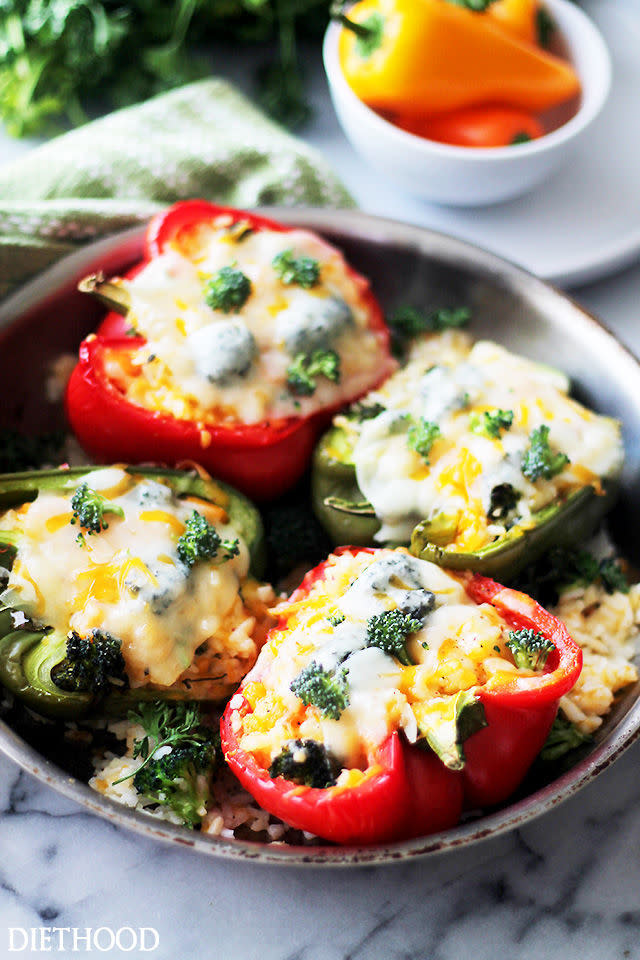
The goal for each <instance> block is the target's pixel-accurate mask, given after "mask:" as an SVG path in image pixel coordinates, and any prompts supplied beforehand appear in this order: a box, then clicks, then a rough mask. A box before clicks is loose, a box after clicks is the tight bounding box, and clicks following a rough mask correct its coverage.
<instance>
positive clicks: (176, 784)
mask: <svg viewBox="0 0 640 960" xmlns="http://www.w3.org/2000/svg"><path fill="white" fill-rule="evenodd" d="M128 716H129V721H130V722H131V723H138V724H140V726H141V727H142V728H143V730H144V736H143V737H140V738H139V739H137V740H134V744H133V758H134V760H136V759H138V758H141V759H142V763H141V764H140V766H139V767H138V769H137V770H136V771H135V773H132V774H129V775H128V776H126V777H121V778H120V779H119V780H115V781H114V783H122V782H123V781H125V780H129V779H131V778H133V785H134V787H135V788H136V790H137V792H138V793H139V794H141V795H142V796H145V797H148V798H149V799H151V800H155V801H156V802H157V803H160V804H162V805H164V806H168V807H170V808H171V809H172V810H173V811H174V812H175V813H176V814H177V815H178V816H179V818H180V820H181V821H182V823H184V824H185V826H188V827H197V826H198V825H199V823H200V821H201V820H202V817H203V815H204V812H205V809H206V804H207V802H208V800H209V797H210V787H209V782H210V779H211V776H212V774H213V772H214V770H215V769H216V768H217V767H218V766H219V765H220V764H221V763H222V750H221V748H220V739H219V734H216V733H214V731H213V730H211V729H209V728H208V727H205V726H204V725H203V724H202V721H201V716H200V708H199V706H198V704H197V703H182V702H176V703H167V702H165V701H162V700H156V701H151V702H148V703H144V702H143V703H140V704H138V708H137V710H131V711H129V715H128Z"/></svg>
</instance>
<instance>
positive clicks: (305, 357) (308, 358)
mask: <svg viewBox="0 0 640 960" xmlns="http://www.w3.org/2000/svg"><path fill="white" fill-rule="evenodd" d="M317 377H326V379H327V380H331V381H332V382H333V383H339V382H340V357H339V356H338V354H337V353H336V352H335V350H314V351H313V353H297V354H296V355H295V357H294V360H293V363H292V364H291V365H290V366H289V367H288V369H287V386H288V387H289V390H290V391H291V393H295V394H297V396H300V397H310V396H311V394H312V393H314V392H315V389H316V387H317V383H316V378H317Z"/></svg>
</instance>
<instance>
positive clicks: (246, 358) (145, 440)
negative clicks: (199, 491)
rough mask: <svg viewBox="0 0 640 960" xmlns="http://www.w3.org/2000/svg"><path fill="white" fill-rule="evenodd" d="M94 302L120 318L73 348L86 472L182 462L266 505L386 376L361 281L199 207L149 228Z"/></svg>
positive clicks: (377, 326)
mask: <svg viewBox="0 0 640 960" xmlns="http://www.w3.org/2000/svg"><path fill="white" fill-rule="evenodd" d="M94 292H96V293H98V294H99V295H101V296H102V297H103V298H104V299H109V296H110V292H111V293H113V292H115V294H116V296H115V298H114V299H115V300H116V301H118V302H119V306H118V310H119V311H120V312H121V313H124V314H125V315H121V313H113V312H112V313H110V314H108V315H107V317H106V318H105V319H104V321H103V323H102V325H101V327H100V328H99V329H98V332H97V334H96V335H91V336H89V337H88V338H87V339H86V340H85V341H84V342H83V343H82V344H81V347H80V358H79V363H78V365H77V366H76V368H75V370H74V372H73V373H72V376H71V379H70V381H69V385H68V388H67V395H66V408H67V414H68V417H69V421H70V423H71V426H72V428H73V430H74V432H75V433H76V435H77V437H78V439H79V441H80V443H81V444H82V446H83V447H84V449H85V450H86V451H87V452H88V453H90V454H91V455H92V456H94V457H95V458H96V459H98V460H100V461H110V462H111V461H114V460H125V461H127V462H131V463H138V462H142V461H153V462H161V463H166V464H176V463H180V462H181V461H185V460H190V461H195V462H197V463H201V464H202V465H203V466H204V467H205V468H206V469H207V470H208V471H210V472H211V473H213V474H215V475H216V476H219V477H221V478H222V479H224V480H227V481H228V482H230V483H232V484H234V485H235V486H236V487H238V488H239V489H241V490H242V491H243V492H245V493H247V494H248V495H250V496H252V497H255V498H257V499H262V500H264V499H269V498H272V497H275V496H277V495H279V494H280V493H282V492H283V491H284V490H286V489H287V488H288V487H290V486H292V485H293V483H295V481H296V480H297V479H298V478H299V477H300V475H301V474H302V473H303V471H304V469H305V467H306V466H307V464H308V461H309V458H310V455H311V451H312V448H313V444H314V442H315V439H316V437H317V436H318V434H319V432H320V431H321V430H322V429H323V428H324V427H325V426H326V425H327V423H328V422H329V420H330V417H331V415H332V414H333V413H334V412H335V411H336V410H337V409H339V408H340V407H341V406H343V405H345V404H347V403H349V402H351V401H353V400H355V399H357V398H358V397H359V396H362V395H363V394H364V393H366V392H367V390H369V389H371V388H372V387H374V386H376V385H377V384H379V383H380V382H381V381H382V380H383V379H385V377H386V376H387V375H388V374H389V373H390V372H391V371H392V370H393V368H394V361H393V360H392V358H391V356H390V351H389V334H388V331H387V328H386V326H385V324H384V320H383V317H382V311H381V309H380V306H379V304H378V303H377V301H376V299H375V297H374V296H373V294H372V292H371V289H370V287H369V283H368V281H367V280H366V279H365V278H364V277H362V276H361V275H360V274H358V273H356V272H355V271H354V270H353V269H351V267H349V266H348V265H347V264H346V262H345V260H344V258H343V257H342V255H341V254H340V253H339V252H338V251H337V250H336V249H335V248H334V247H331V246H330V245H329V244H327V243H326V242H325V241H323V240H321V239H320V238H319V237H318V236H316V235H315V234H313V233H310V232H309V231H306V230H299V229H294V228H289V227H285V226H283V225H281V224H277V223H274V222H272V221H270V220H267V219H266V218H264V217H260V216H257V215H255V214H251V213H246V212H244V211H238V210H232V209H230V208H225V207H219V206H215V205H213V204H210V203H208V202H206V201H203V200H193V201H189V202H185V203H178V204H176V205H175V206H173V207H172V208H170V209H169V210H168V211H166V212H165V213H163V214H160V215H159V216H157V217H156V218H155V219H154V220H152V222H151V224H150V225H149V228H148V231H147V235H146V241H145V259H144V261H143V262H142V263H141V264H138V265H137V266H136V267H134V268H133V270H131V271H130V272H129V273H128V274H127V276H126V277H125V278H116V280H115V281H113V282H111V283H106V284H104V283H102V284H99V283H98V284H96V285H95V286H94Z"/></svg>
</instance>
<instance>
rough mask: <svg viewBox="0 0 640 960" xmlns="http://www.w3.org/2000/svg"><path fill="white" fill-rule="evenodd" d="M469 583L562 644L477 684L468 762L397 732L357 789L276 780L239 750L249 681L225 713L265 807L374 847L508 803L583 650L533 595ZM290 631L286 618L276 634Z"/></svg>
mask: <svg viewBox="0 0 640 960" xmlns="http://www.w3.org/2000/svg"><path fill="white" fill-rule="evenodd" d="M363 549H364V551H365V552H368V553H376V550H375V549H372V548H357V547H341V548H339V549H338V550H337V551H336V554H338V555H340V554H343V553H345V552H349V553H351V554H352V555H354V556H355V555H356V554H357V553H360V552H362V550H363ZM326 567H327V562H326V561H325V562H324V563H322V564H320V565H319V566H318V567H316V568H315V569H314V570H312V571H310V572H309V573H308V574H307V575H306V576H305V578H304V580H303V582H302V584H301V585H300V587H298V589H297V590H296V591H295V592H294V594H293V595H292V597H291V601H292V602H298V601H300V600H304V598H305V597H306V596H307V595H308V594H309V592H310V591H311V589H312V587H313V585H314V584H315V583H316V582H317V581H318V580H321V579H323V578H324V575H325V570H326ZM465 588H466V590H467V593H468V594H469V596H470V597H471V599H472V600H474V601H475V602H476V603H479V604H480V603H490V604H491V605H492V606H494V607H495V608H496V610H498V612H499V613H500V614H501V615H502V616H503V617H504V619H505V620H506V621H507V623H508V624H509V625H510V626H512V627H513V628H514V629H516V630H517V629H521V628H530V629H533V630H535V631H536V632H539V633H542V634H543V636H544V637H545V639H548V640H551V641H552V643H553V644H554V647H555V649H554V650H552V651H551V653H550V654H549V657H548V659H547V662H546V664H545V666H544V669H543V670H542V672H540V673H536V674H535V675H522V674H521V675H519V674H517V673H514V674H511V675H509V678H506V677H505V678H502V677H501V678H500V679H497V678H494V679H495V682H494V683H491V682H490V683H488V684H486V685H484V686H480V687H478V688H476V693H477V698H478V699H479V700H480V701H481V703H482V705H483V707H484V711H485V719H486V721H487V726H486V727H484V728H483V729H481V730H479V731H478V732H476V733H474V734H472V735H471V736H470V737H469V738H468V739H467V740H466V741H465V743H464V753H465V763H464V767H463V768H462V769H461V770H453V769H449V768H448V767H446V766H445V765H444V763H442V761H441V760H440V759H439V758H438V757H437V756H436V754H435V753H433V752H432V751H431V750H430V749H428V748H426V747H425V746H419V745H413V744H410V743H409V742H408V741H407V740H406V739H405V738H404V735H403V734H402V733H400V732H398V731H394V732H392V733H391V735H390V736H389V737H388V739H387V740H385V741H384V743H382V744H380V745H379V746H378V747H377V749H376V751H375V752H374V753H372V754H371V755H370V756H369V757H368V758H367V759H368V768H367V769H366V771H365V777H364V779H363V780H361V781H360V782H359V783H358V784H356V785H355V786H353V787H348V786H345V787H340V786H335V787H328V788H324V789H320V788H316V787H306V786H300V785H299V784H297V783H294V782H292V781H289V780H286V779H284V778H283V777H280V776H278V777H274V778H272V777H270V776H269V772H268V770H267V769H266V768H265V767H263V766H261V764H260V763H259V761H258V760H257V758H256V757H255V756H254V754H252V753H250V752H247V751H246V750H244V749H243V748H242V747H241V746H240V740H241V738H242V728H243V719H244V717H246V716H247V715H248V714H249V713H251V709H252V708H251V705H250V703H249V702H248V700H247V699H246V698H245V697H244V695H243V689H244V684H243V686H242V687H241V688H240V690H239V692H238V693H237V694H236V695H235V696H234V697H233V698H232V700H231V701H230V703H229V704H228V706H227V709H226V710H225V714H224V716H223V719H222V723H221V734H222V746H223V750H224V753H225V757H226V759H227V762H228V764H229V766H230V767H231V769H232V770H233V772H234V774H235V775H236V776H237V777H238V779H239V780H240V782H241V783H242V784H243V785H244V786H245V788H246V789H247V790H248V791H249V792H250V793H251V794H252V795H253V796H254V797H255V799H256V800H257V801H258V803H259V804H260V805H261V806H262V807H263V808H264V809H266V810H268V811H269V812H270V813H273V814H274V815H275V816H278V817H280V818H281V819H282V820H284V821H285V822H286V823H288V824H290V825H291V826H294V827H297V828H299V829H302V830H307V831H310V832H311V833H315V834H317V835H318V836H320V837H322V838H324V839H326V840H329V841H332V842H335V843H349V844H368V843H382V842H393V841H398V840H403V839H408V838H410V837H417V836H423V835H425V834H429V833H433V832H436V831H438V830H444V829H448V828H449V827H452V826H454V825H455V824H456V823H457V822H458V821H459V819H460V815H461V812H462V809H463V808H464V807H466V808H467V809H469V808H475V807H485V806H491V805H495V804H498V803H502V802H503V801H505V800H507V798H508V797H509V796H510V795H511V794H512V793H513V791H514V790H515V789H516V787H517V786H518V784H519V783H520V782H521V781H522V779H523V777H524V775H525V774H526V772H527V770H528V769H529V767H530V766H531V764H532V762H533V760H534V759H535V757H536V756H537V754H538V753H539V751H540V749H541V747H542V745H543V743H544V741H545V739H546V737H547V735H548V733H549V730H550V727H551V725H552V723H553V720H554V717H555V714H556V711H557V707H558V701H559V700H560V697H561V696H563V695H564V694H565V693H567V692H568V691H569V690H570V689H571V687H572V686H573V685H574V683H575V682H576V680H577V678H578V676H579V674H580V670H581V667H582V652H581V650H580V648H579V647H578V646H577V645H576V644H575V643H574V641H573V640H572V639H571V638H570V636H569V634H568V633H567V630H566V628H565V627H564V625H563V624H562V623H561V622H560V621H559V620H557V618H556V617H554V616H552V615H551V614H550V613H548V612H547V611H546V610H544V609H543V608H542V607H541V606H540V605H539V604H538V603H536V602H535V601H534V600H532V599H531V597H528V596H526V595H525V594H522V593H519V592H518V591H516V590H511V589H508V588H505V587H502V586H501V585H500V584H498V583H495V581H493V580H490V579H488V578H487V577H482V576H479V575H476V576H474V577H471V576H469V577H468V578H466V580H465ZM287 629H288V626H287V620H286V618H283V619H282V620H281V621H280V623H279V624H278V625H277V626H276V627H275V628H274V630H273V631H272V633H271V635H270V637H271V638H273V636H274V634H276V633H277V632H278V631H286V630H287ZM260 666H261V665H260V660H258V664H257V665H256V667H255V668H254V670H253V671H252V672H251V674H249V676H248V678H247V679H246V680H245V683H246V682H248V681H250V680H251V679H252V678H253V677H258V678H259V676H260V675H261V670H260ZM256 671H257V672H256Z"/></svg>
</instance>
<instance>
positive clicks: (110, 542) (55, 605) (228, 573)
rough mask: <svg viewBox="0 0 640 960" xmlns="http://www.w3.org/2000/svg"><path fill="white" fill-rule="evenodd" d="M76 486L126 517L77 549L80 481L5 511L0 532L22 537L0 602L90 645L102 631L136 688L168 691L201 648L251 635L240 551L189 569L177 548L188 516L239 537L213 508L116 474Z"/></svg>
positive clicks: (243, 648)
mask: <svg viewBox="0 0 640 960" xmlns="http://www.w3.org/2000/svg"><path fill="white" fill-rule="evenodd" d="M83 480H84V481H85V482H86V483H87V484H88V485H89V487H90V488H91V489H93V490H97V491H99V492H101V493H102V494H103V496H105V497H106V498H107V499H109V500H111V501H113V503H114V504H116V505H117V506H119V507H121V508H122V510H123V511H124V517H119V516H117V515H115V514H111V513H106V514H105V516H104V519H105V521H106V522H107V523H108V527H107V529H105V530H102V531H101V532H100V533H94V534H92V535H89V534H88V533H86V532H85V533H84V535H83V538H82V540H81V541H80V542H78V539H77V538H78V532H79V527H78V525H77V524H71V522H70V520H71V517H72V508H71V505H70V500H71V497H72V495H73V492H74V490H75V488H76V487H77V486H79V484H80V481H78V480H77V479H74V480H73V481H72V482H71V484H70V487H69V491H68V492H61V493H47V492H44V491H42V492H41V493H40V494H39V495H38V497H37V499H36V500H35V501H34V502H33V503H30V504H28V505H25V506H24V507H22V508H19V509H18V510H10V511H8V512H7V513H6V514H5V516H4V518H3V521H2V522H3V525H5V526H6V527H7V529H14V530H17V531H19V532H20V545H19V549H18V551H17V555H16V558H15V560H14V563H13V568H12V570H11V572H10V576H9V582H8V586H7V589H6V590H5V592H4V594H3V595H2V597H1V598H0V599H2V600H3V601H4V602H6V603H8V604H10V605H12V606H14V607H17V608H18V609H20V610H22V611H24V612H25V613H26V614H27V616H28V617H30V618H32V619H34V620H35V621H36V622H38V623H41V624H44V625H48V626H51V627H53V628H54V629H55V630H57V631H61V632H63V633H67V632H68V631H69V630H75V631H77V632H78V633H79V634H80V635H81V636H87V635H88V634H89V633H90V632H91V631H92V630H94V629H97V628H99V629H100V630H103V631H106V632H107V633H110V634H112V636H114V637H117V638H119V639H120V640H121V642H122V653H123V656H124V659H125V663H126V669H127V674H128V676H129V679H130V681H131V683H132V685H133V686H137V685H142V684H147V683H151V684H157V685H159V686H163V687H166V686H170V685H171V684H172V683H174V681H176V680H177V679H178V677H179V676H180V675H181V674H182V673H183V672H184V671H185V670H186V669H187V668H188V667H189V666H190V664H191V663H192V661H193V658H194V653H195V651H196V650H197V648H198V647H199V646H200V645H201V644H203V643H204V642H205V641H208V640H211V639H212V638H213V642H214V644H215V637H216V634H217V633H220V632H222V633H223V634H224V636H225V638H227V637H228V634H229V633H231V631H232V630H233V629H234V628H235V627H237V626H239V625H241V624H245V626H246V628H248V627H249V626H250V624H251V620H250V618H249V619H248V618H247V614H246V611H245V610H244V607H243V604H242V600H241V598H240V594H239V591H240V587H241V585H242V583H243V581H244V580H245V579H246V577H247V573H248V567H249V556H248V551H247V548H246V546H245V545H244V544H243V543H242V542H240V543H239V548H240V552H239V555H238V556H236V557H233V558H231V559H227V560H224V562H220V561H219V559H218V560H216V559H214V560H212V561H200V562H197V563H196V564H195V565H194V566H193V567H192V568H189V566H187V565H186V564H185V563H183V562H182V561H181V560H180V559H179V557H178V553H177V546H176V545H177V541H178V539H179V537H180V536H181V534H182V533H183V532H184V530H185V525H186V521H187V519H188V518H189V517H190V516H191V514H192V513H193V511H194V509H197V511H198V512H199V513H201V514H203V515H204V516H207V514H209V517H208V519H210V522H212V525H213V526H214V527H215V528H216V530H217V531H218V533H219V534H220V536H221V537H222V538H223V539H226V538H230V539H235V538H236V537H237V534H236V532H235V531H234V530H233V528H232V527H231V526H230V525H229V524H228V523H225V522H220V514H221V513H222V512H221V511H220V510H219V509H218V508H216V507H215V506H214V507H213V508H210V507H209V506H208V505H207V504H206V503H205V502H204V501H200V500H198V501H193V500H192V501H189V500H184V501H182V500H179V499H177V498H176V497H175V496H174V494H173V492H172V490H171V489H170V488H169V487H168V486H166V485H165V484H163V483H161V482H157V481H155V480H152V479H147V478H137V479H133V478H132V477H131V476H130V475H129V474H128V473H126V472H125V471H124V470H121V469H119V468H106V469H103V470H96V471H93V472H92V473H90V474H88V475H86V476H85V477H84V478H83ZM244 629H245V627H243V630H244ZM239 632H240V633H242V630H241V631H239ZM235 643H236V646H237V651H236V652H238V653H239V654H243V655H247V652H248V649H249V648H250V647H251V644H252V641H251V638H250V636H249V634H248V633H247V635H246V636H242V637H241V636H239V635H238V636H236V637H235ZM229 652H231V651H229Z"/></svg>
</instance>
